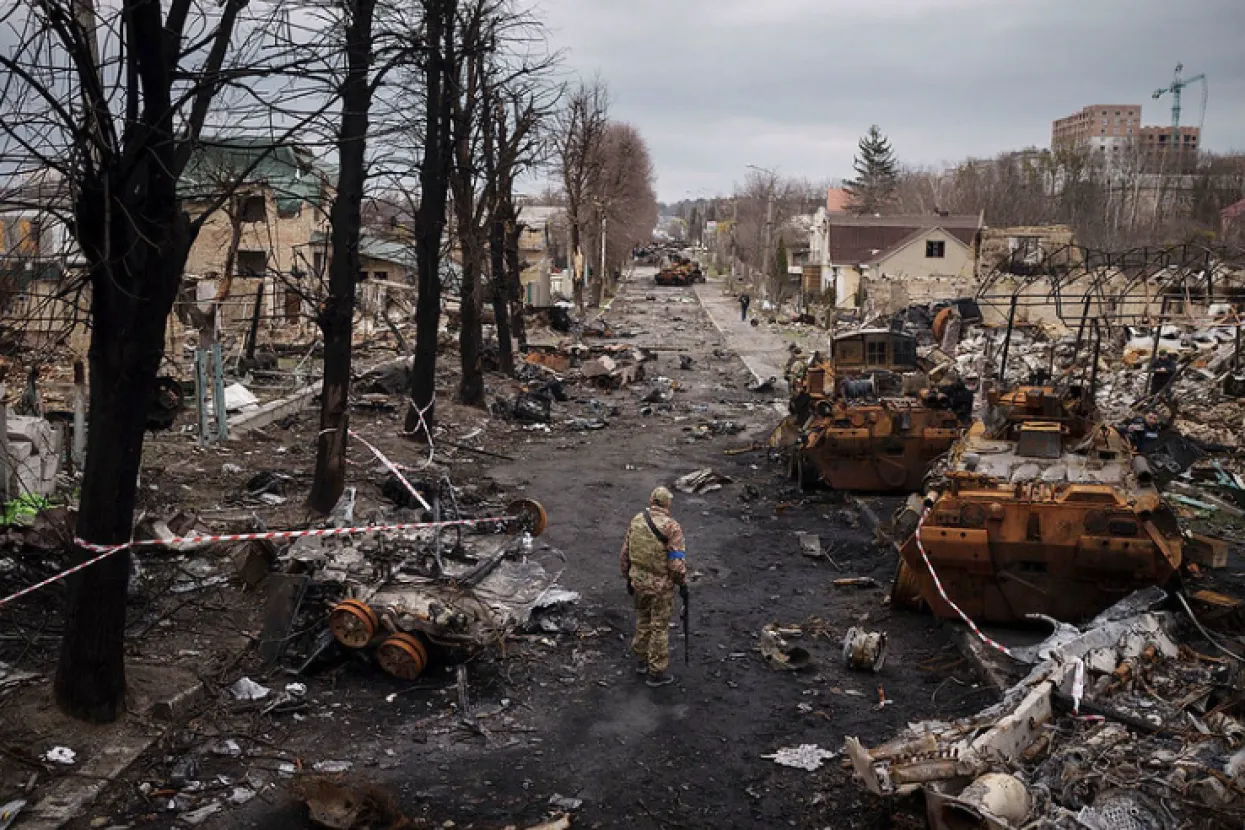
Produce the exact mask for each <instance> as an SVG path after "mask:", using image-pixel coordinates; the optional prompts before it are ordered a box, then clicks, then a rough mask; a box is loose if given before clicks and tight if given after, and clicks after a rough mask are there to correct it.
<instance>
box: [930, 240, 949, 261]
mask: <svg viewBox="0 0 1245 830" xmlns="http://www.w3.org/2000/svg"><path fill="white" fill-rule="evenodd" d="M946 255H947V243H946V242H943V241H942V240H934V239H930V240H927V241H926V243H925V258H926V259H942V258H943V257H945V256H946Z"/></svg>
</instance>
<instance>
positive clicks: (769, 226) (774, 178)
mask: <svg viewBox="0 0 1245 830" xmlns="http://www.w3.org/2000/svg"><path fill="white" fill-rule="evenodd" d="M748 169H750V170H756V171H757V172H759V173H764V174H765V175H767V176H769V185H768V187H766V190H765V250H764V252H763V254H762V257H761V287H762V291H765V289H766V288H768V281H769V278H770V273H771V269H772V267H773V266H772V264H771V262H772V258H773V255H774V252H773V247H774V188H775V187H776V186H777V184H778V174H777V173H775V172H774V171H773V170H770V169H768V168H765V167H757V166H756V165H755V164H749V165H748ZM766 293H768V292H766Z"/></svg>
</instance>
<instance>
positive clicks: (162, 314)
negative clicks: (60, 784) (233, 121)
mask: <svg viewBox="0 0 1245 830" xmlns="http://www.w3.org/2000/svg"><path fill="white" fill-rule="evenodd" d="M171 145H172V137H171V135H169V136H167V139H166V141H165V142H164V143H163V144H162V145H158V146H155V147H152V148H151V149H150V150H149V152H148V154H147V155H148V156H149V158H148V159H147V160H144V161H143V162H141V164H142V166H143V167H144V168H145V170H144V171H143V173H142V174H140V175H137V176H135V177H134V180H137V181H141V182H142V183H143V187H138V188H134V189H133V190H131V191H130V192H131V193H134V192H138V193H143V194H145V198H142V197H140V198H139V199H134V198H133V197H131V198H129V199H125V201H124V203H122V204H119V203H118V201H119V200H117V199H115V198H110V197H108V196H105V195H104V194H105V190H104V188H103V187H102V182H96V183H94V185H95V186H94V187H92V189H91V191H90V192H89V193H85V192H84V194H83V196H82V200H81V203H80V207H79V210H78V230H79V240H80V241H81V244H82V246H83V250H84V252H85V253H87V255H88V256H91V255H92V254H100V253H102V252H103V251H104V250H107V247H106V246H105V245H104V242H105V235H108V236H110V239H109V242H110V244H111V246H112V250H114V251H125V252H126V253H125V255H123V256H122V257H120V258H118V259H114V260H112V261H107V260H105V259H103V258H102V257H100V258H98V259H96V258H94V257H92V259H93V261H94V262H95V264H94V265H92V267H91V283H92V287H93V292H92V316H93V322H94V325H93V327H92V329H91V346H90V351H89V355H88V361H89V365H90V384H91V390H90V413H91V415H90V426H91V428H90V432H89V433H88V435H87V454H86V467H85V472H84V476H83V479H82V491H81V493H82V495H81V500H80V503H79V509H78V522H77V527H76V535H77V537H78V538H79V539H82V540H85V541H87V542H89V543H91V544H95V545H114V544H123V543H125V542H127V541H129V539H130V535H131V522H132V521H133V515H134V504H135V497H136V495H137V491H138V474H139V469H140V466H141V464H142V457H143V437H144V432H145V429H146V414H147V413H146V410H147V407H146V405H145V403H146V402H148V401H150V399H151V397H152V389H153V386H154V382H155V377H156V372H157V370H158V369H159V367H160V359H161V355H162V354H163V352H164V332H165V325H166V322H167V320H168V315H169V312H170V310H171V309H172V307H173V301H174V299H175V297H176V295H177V286H178V283H179V281H180V279H181V272H182V267H183V265H184V263H185V258H186V252H187V250H188V249H189V242H188V241H187V236H188V232H187V225H188V220H187V219H186V217H185V216H184V215H183V214H182V213H181V212H180V210H179V209H178V205H177V201H176V198H175V195H174V192H173V180H172V179H171V178H170V177H169V176H167V175H166V174H164V173H163V172H160V171H159V170H157V168H163V169H164V170H167V169H170V168H171V164H172V153H171ZM109 192H111V193H112V194H116V193H123V192H124V189H123V188H121V187H119V186H117V185H116V184H113V185H112V187H110V188H109ZM122 198H123V199H124V197H122ZM122 209H124V210H126V211H128V212H129V217H130V219H129V221H126V222H107V221H106V220H105V219H104V218H103V217H105V216H107V215H108V214H109V213H110V212H111V213H114V214H115V213H116V212H118V211H119V210H122ZM109 226H111V227H109ZM110 231H111V232H110ZM95 555H96V554H95V553H94V552H91V551H88V550H84V549H82V548H78V547H75V549H74V560H75V561H83V560H85V559H88V558H91V557H93V556H95ZM129 576H130V556H129V552H128V551H122V552H120V553H116V554H114V555H112V556H110V557H108V558H107V559H104V560H103V561H102V562H100V563H98V564H96V565H93V566H91V567H90V568H87V569H85V570H83V571H81V572H79V573H77V574H75V575H74V576H72V577H70V579H69V601H68V606H67V611H66V619H65V633H64V638H63V639H62V641H61V651H60V661H59V663H58V664H57V669H56V681H55V686H54V690H55V695H56V702H57V704H58V705H59V706H60V707H61V709H62V710H63V711H64V712H65V713H66V714H68V715H70V716H72V717H75V718H79V719H80V720H86V721H91V722H94V723H109V722H111V721H114V720H116V718H117V717H118V716H119V715H120V714H121V712H122V711H123V710H124V707H125V663H124V642H125V598H126V590H127V585H128V583H129Z"/></svg>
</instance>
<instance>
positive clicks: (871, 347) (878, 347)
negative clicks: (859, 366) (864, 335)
mask: <svg viewBox="0 0 1245 830" xmlns="http://www.w3.org/2000/svg"><path fill="white" fill-rule="evenodd" d="M865 365H866V366H885V365H886V341H885V340H868V341H866V342H865Z"/></svg>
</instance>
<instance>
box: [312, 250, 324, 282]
mask: <svg viewBox="0 0 1245 830" xmlns="http://www.w3.org/2000/svg"><path fill="white" fill-rule="evenodd" d="M311 270H312V271H315V273H316V276H317V277H322V276H324V254H322V253H321V252H319V251H316V252H315V253H314V254H312V255H311Z"/></svg>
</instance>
